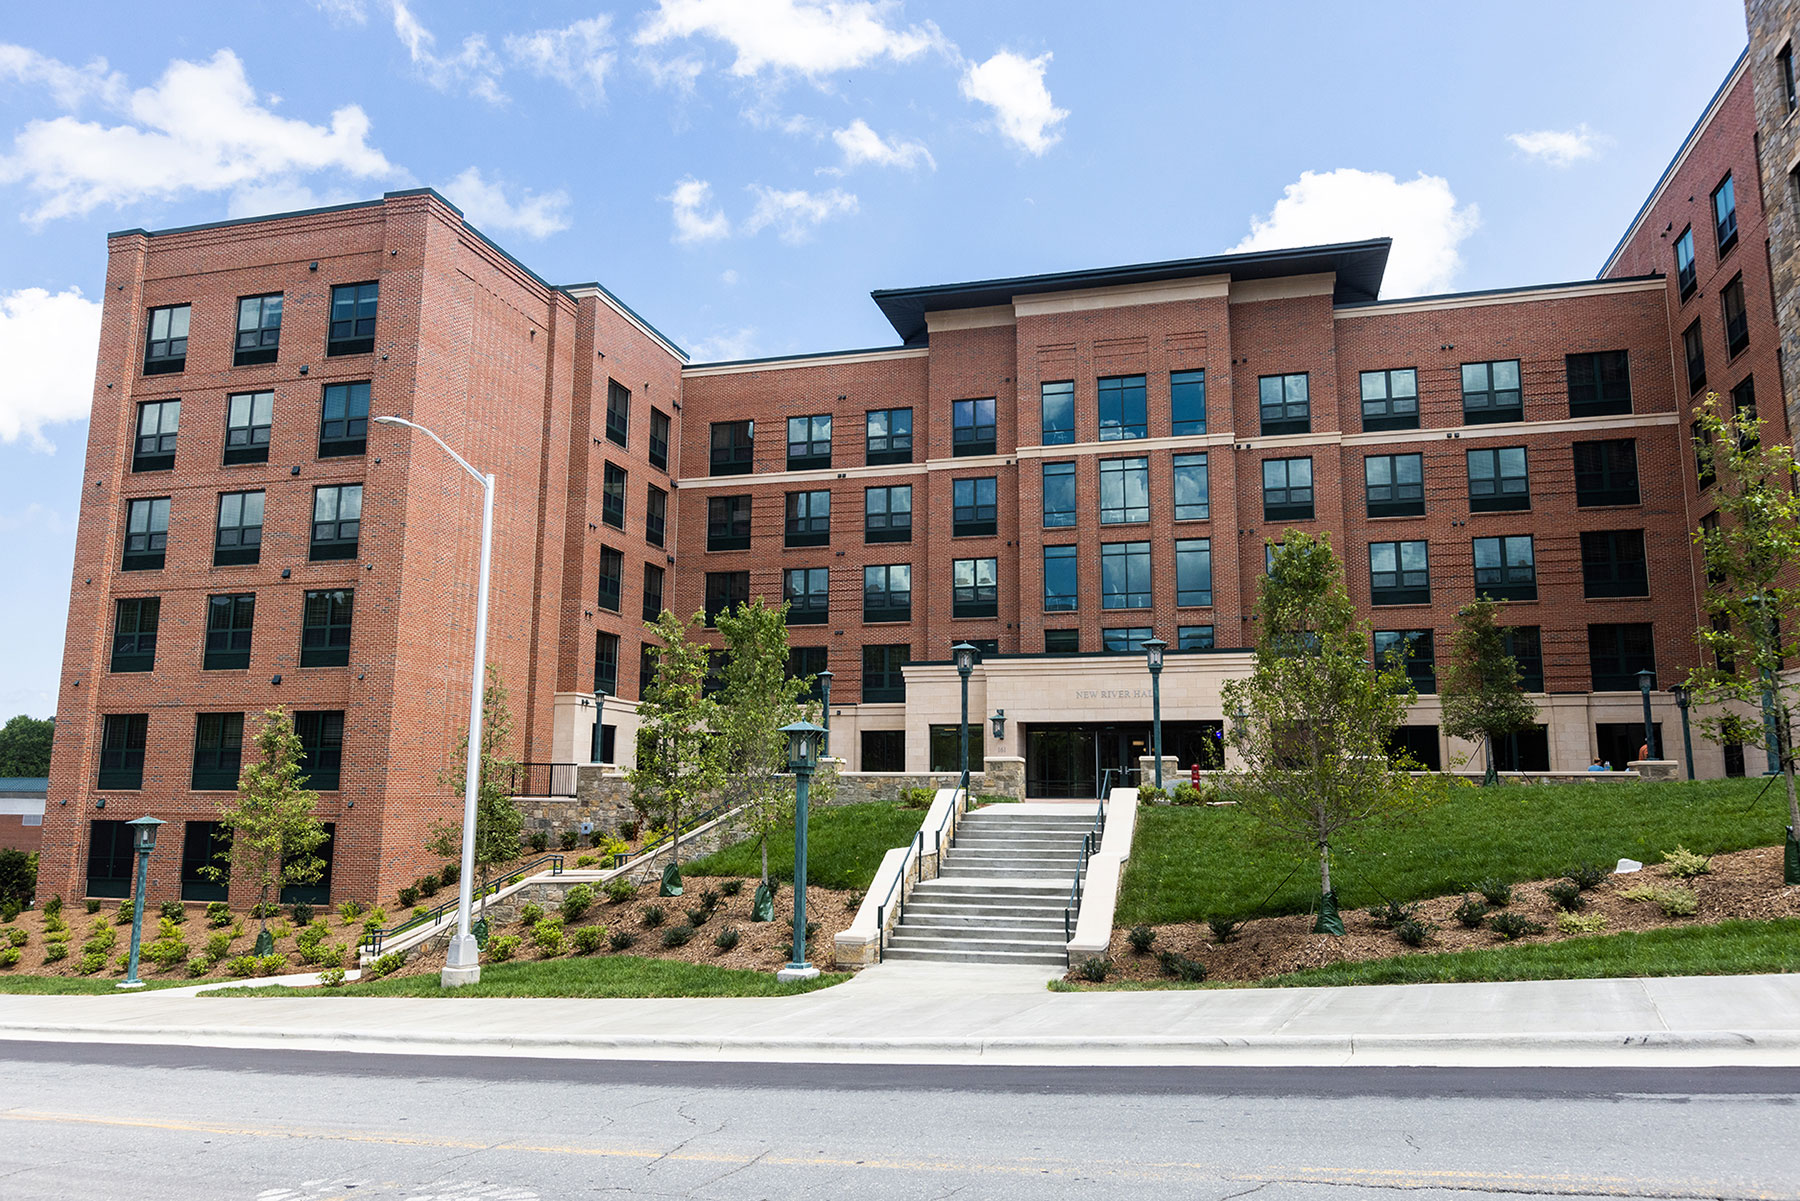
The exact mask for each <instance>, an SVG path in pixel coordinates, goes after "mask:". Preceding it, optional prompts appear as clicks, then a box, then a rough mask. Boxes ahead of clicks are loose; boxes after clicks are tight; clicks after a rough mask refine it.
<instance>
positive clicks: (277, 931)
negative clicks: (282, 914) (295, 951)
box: [269, 920, 294, 942]
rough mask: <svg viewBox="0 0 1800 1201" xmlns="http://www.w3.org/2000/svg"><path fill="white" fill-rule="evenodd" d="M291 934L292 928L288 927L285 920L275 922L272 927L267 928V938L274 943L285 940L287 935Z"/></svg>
mask: <svg viewBox="0 0 1800 1201" xmlns="http://www.w3.org/2000/svg"><path fill="white" fill-rule="evenodd" d="M293 932H294V928H293V927H292V926H290V925H288V924H287V922H286V921H285V920H284V921H279V922H276V923H275V924H274V925H273V926H270V927H269V937H270V938H272V939H274V940H275V941H276V942H280V941H281V940H282V939H284V938H286V937H287V936H288V935H290V934H292V933H293Z"/></svg>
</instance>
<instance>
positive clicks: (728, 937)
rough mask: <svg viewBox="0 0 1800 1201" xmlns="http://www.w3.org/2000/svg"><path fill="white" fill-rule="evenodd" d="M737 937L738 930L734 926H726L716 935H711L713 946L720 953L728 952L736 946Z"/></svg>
mask: <svg viewBox="0 0 1800 1201" xmlns="http://www.w3.org/2000/svg"><path fill="white" fill-rule="evenodd" d="M738 937H739V936H738V928H737V927H736V926H727V927H725V928H724V929H723V930H721V931H719V932H718V933H717V934H715V935H713V946H715V947H717V948H719V950H721V951H729V950H731V948H733V947H735V946H737V945H738Z"/></svg>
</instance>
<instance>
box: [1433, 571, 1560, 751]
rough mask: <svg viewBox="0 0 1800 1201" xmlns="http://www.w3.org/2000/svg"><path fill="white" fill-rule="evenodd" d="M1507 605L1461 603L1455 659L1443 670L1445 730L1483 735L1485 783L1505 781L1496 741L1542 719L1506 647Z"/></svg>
mask: <svg viewBox="0 0 1800 1201" xmlns="http://www.w3.org/2000/svg"><path fill="white" fill-rule="evenodd" d="M1502 611H1503V610H1502V603H1501V602H1499V601H1495V600H1491V599H1489V598H1488V597H1485V596H1481V597H1476V598H1475V600H1473V601H1471V602H1470V603H1468V604H1466V605H1464V606H1463V607H1462V608H1461V609H1458V610H1457V611H1456V630H1455V632H1454V633H1452V634H1451V635H1450V659H1449V661H1448V662H1447V663H1446V664H1445V665H1444V666H1443V669H1442V670H1440V671H1439V672H1438V699H1439V700H1440V701H1442V702H1443V706H1444V717H1443V725H1444V732H1445V733H1446V734H1449V735H1450V736H1451V737H1453V738H1465V739H1468V740H1470V741H1474V740H1476V739H1479V740H1480V741H1481V745H1482V749H1483V752H1484V754H1485V755H1486V758H1487V773H1486V774H1485V775H1484V776H1483V777H1482V780H1481V782H1482V783H1483V784H1497V783H1499V781H1500V775H1499V772H1498V771H1497V770H1496V769H1495V767H1494V743H1495V741H1496V740H1497V739H1501V738H1504V737H1506V736H1507V735H1508V734H1516V733H1518V732H1519V731H1521V730H1529V729H1531V728H1532V727H1533V726H1535V725H1537V703H1536V702H1535V701H1533V700H1532V699H1531V698H1530V697H1528V696H1526V695H1525V688H1524V686H1523V685H1522V684H1521V683H1520V679H1519V661H1518V660H1517V659H1515V658H1513V656H1512V652H1511V651H1509V650H1507V649H1506V630H1505V628H1504V627H1503V626H1502V625H1501V624H1500V614H1501V612H1502Z"/></svg>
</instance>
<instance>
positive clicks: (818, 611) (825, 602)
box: [781, 567, 831, 626]
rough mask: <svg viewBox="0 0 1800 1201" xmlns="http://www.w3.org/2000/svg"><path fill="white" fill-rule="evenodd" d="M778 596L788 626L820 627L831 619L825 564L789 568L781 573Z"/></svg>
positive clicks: (828, 577) (828, 578)
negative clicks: (785, 603)
mask: <svg viewBox="0 0 1800 1201" xmlns="http://www.w3.org/2000/svg"><path fill="white" fill-rule="evenodd" d="M781 596H782V599H783V600H785V601H787V605H788V614H787V623H788V624H789V625H791V626H822V625H824V624H825V623H826V621H828V620H829V619H830V613H831V597H830V572H829V570H828V569H826V568H824V567H790V568H788V569H787V570H786V571H783V572H782V573H781Z"/></svg>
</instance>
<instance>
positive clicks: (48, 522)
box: [0, 0, 1745, 720]
mask: <svg viewBox="0 0 1800 1201" xmlns="http://www.w3.org/2000/svg"><path fill="white" fill-rule="evenodd" d="M1744 37H1745V35H1744V14H1743V8H1742V5H1741V4H1740V3H1738V2H1736V0H1704V2H1695V0H1682V2H1669V3H1662V2H1647V0H1630V2H1626V3H1601V2H1597V0H1583V2H1582V3H1577V4H1570V3H1568V2H1567V0H1560V2H1558V3H1522V2H1518V0H1509V2H1508V3H1506V4H1496V5H1488V6H1485V7H1483V8H1479V9H1478V8H1476V7H1475V6H1470V5H1456V6H1446V5H1442V4H1398V3H1396V4H1386V5H1382V6H1379V7H1377V6H1375V5H1366V4H1358V5H1344V4H1325V3H1318V4H1287V5H1248V4H1216V5H1215V4H1199V3H1181V2H1174V3H1162V2H1157V3H1150V2H1146V3H1114V4H1109V5H1096V4H1093V3H1091V2H1084V3H1072V2H1063V0H1033V2H1029V3H1011V2H996V0H987V2H984V3H981V4H942V3H938V4H931V3H922V2H920V0H907V2H904V3H902V2H900V0H895V2H894V3H887V4H881V3H857V2H852V0H840V2H838V3H832V4H817V3H810V2H808V0H633V3H631V4H620V5H616V6H595V5H594V4H591V3H585V4H557V3H547V2H546V3H510V4H506V5H495V4H481V3H467V2H459V0H310V2H309V0H289V2H285V3H284V2H281V0H235V2H234V3H230V4H224V3H211V2H208V0H186V2H184V3H183V4H180V5H177V6H174V7H173V8H171V7H170V6H167V5H162V6H157V5H148V6H145V5H123V4H112V5H99V4H89V5H84V4H80V3H66V4H63V5H60V6H47V5H36V6H18V5H15V6H11V7H10V8H9V10H8V13H7V20H6V22H5V23H4V24H3V25H0V360H3V361H4V362H6V363H7V364H8V367H9V370H7V371H6V372H5V373H3V374H0V558H3V561H4V562H5V563H6V565H7V572H6V579H5V582H4V584H0V628H3V629H6V630H7V631H8V632H9V634H10V637H9V638H8V639H7V640H6V646H7V650H6V652H5V653H4V654H3V655H0V720H3V719H4V718H5V717H6V716H8V715H10V714H13V713H16V712H28V713H32V714H34V715H39V716H43V715H47V714H49V713H50V712H51V711H52V710H53V709H54V705H55V697H56V687H57V677H58V673H59V672H60V669H61V653H62V639H63V624H64V620H65V616H66V606H67V598H68V588H69V571H70V564H71V561H72V558H73V554H74V538H75V528H74V527H75V512H76V508H75V505H76V500H77V497H78V494H79V491H80V486H81V471H82V456H83V447H84V445H85V441H86V437H87V422H86V414H87V411H88V406H89V403H90V399H91V394H92V389H93V372H94V362H93V360H94V344H95V339H96V338H97V331H98V305H97V304H96V303H95V302H94V301H95V298H97V297H98V296H99V294H100V284H101V280H102V274H103V270H104V263H105V237H104V235H105V234H106V233H107V232H108V231H110V230H114V229H122V228H129V227H133V226H143V227H145V228H150V229H157V228H162V227H168V226H175V225H185V224H191V223H195V222H202V221H214V220H219V219H222V218H226V217H236V216H249V215H255V214H257V213H266V212H275V211H285V210H289V209H293V208H298V207H306V206H308V205H312V204H321V203H334V202H338V201H343V200H353V199H365V198H369V197H373V196H377V195H379V194H380V193H381V192H383V191H386V190H390V189H394V188H402V187H414V186H419V185H421V184H428V185H431V186H434V187H437V188H439V189H440V190H442V191H444V192H445V193H446V194H447V195H449V196H450V197H451V198H452V199H453V200H455V201H456V202H457V203H458V204H460V205H461V206H462V207H463V208H464V210H465V212H466V213H467V214H468V215H469V217H470V219H471V220H472V221H473V222H474V223H475V224H477V225H478V226H480V227H481V228H482V229H483V230H484V232H486V233H488V234H489V235H490V236H492V237H493V238H495V239H496V240H497V241H499V242H500V243H501V244H502V245H503V246H506V247H507V248H508V249H509V250H511V251H512V252H513V253H514V254H515V255H516V256H517V257H518V258H520V259H521V260H522V261H524V262H525V263H526V264H528V265H529V266H531V267H532V268H533V269H534V270H536V271H537V272H538V273H539V274H540V275H543V276H544V277H546V278H548V279H550V280H552V281H556V282H576V281H583V280H591V279H599V280H601V281H602V282H604V283H605V284H606V285H607V286H608V287H610V288H612V289H613V290H614V291H615V292H616V293H618V294H619V295H620V296H622V297H624V298H625V299H626V300H627V301H628V302H629V303H630V304H631V305H632V306H634V307H635V308H636V309H637V310H638V311H639V312H641V313H642V314H644V316H645V317H647V318H648V319H649V320H650V321H651V322H653V323H654V324H656V325H657V326H658V327H659V328H660V329H662V330H663V331H664V332H665V333H667V334H669V335H670V336H671V337H672V338H674V339H675V340H676V341H677V342H678V343H680V344H681V345H683V346H684V347H686V348H687V349H688V350H689V351H690V352H691V353H692V354H693V356H694V358H695V359H696V360H703V359H718V358H736V357H744V356H750V355H772V354H788V353H795V352H799V351H808V350H828V349H842V348H849V347H862V346H877V345H884V344H888V343H891V342H892V341H893V333H892V331H891V329H889V328H888V326H887V325H886V323H885V322H884V321H883V320H882V318H881V316H880V314H879V312H878V311H877V310H876V309H875V307H874V305H873V304H871V303H870V302H869V301H868V298H867V294H868V292H869V290H870V289H872V288H881V287H899V286H906V285H913V284H927V283H943V282H951V281H955V280H966V279H978V278H984V277H990V276H1001V275H1014V274H1026V273H1031V272H1038V271H1052V270H1063V269H1071V268H1079V267H1091V266H1102V265H1109V264H1114V263H1127V262H1137V261H1143V260H1149V259H1163V258H1179V257H1186V256H1191V255H1200V254H1209V253H1215V252H1218V251H1223V250H1229V249H1232V248H1234V247H1239V246H1244V247H1254V248H1262V247H1265V246H1276V245H1302V244H1309V243H1316V242H1321V241H1330V240H1336V239H1341V238H1355V237H1366V236H1375V235H1381V234H1386V235H1389V236H1392V237H1393V238H1394V239H1395V247H1394V252H1393V257H1392V260H1391V263H1390V270H1389V274H1388V281H1387V286H1386V288H1385V290H1384V295H1387V296H1397V295H1408V294H1418V293H1424V292H1436V291H1460V290H1464V289H1472V288H1486V287H1498V286H1503V285H1507V284H1516V283H1541V282H1549V281H1555V280H1564V279H1579V278H1585V277H1590V276H1592V275H1593V274H1594V273H1595V271H1597V270H1598V268H1599V266H1600V264H1601V262H1602V260H1603V259H1604V258H1605V256H1606V255H1607V253H1608V252H1609V251H1610V250H1611V249H1612V246H1613V244H1614V242H1615V241H1616V240H1617V239H1618V237H1619V235H1620V234H1621V233H1622V232H1623V231H1624V228H1625V225H1626V223H1627V222H1628V221H1629V220H1630V219H1631V217H1632V215H1633V214H1634V213H1635V211H1636V209H1637V207H1638V205H1639V204H1640V203H1641V202H1642V201H1643V199H1644V196H1645V194H1646V193H1647V192H1648V190H1649V188H1650V186H1651V185H1652V184H1653V183H1654V181H1655V179H1656V177H1657V175H1658V174H1659V173H1660V172H1661V170H1662V168H1663V166H1664V165H1665V164H1666V162H1667V161H1668V158H1669V157H1670V155H1671V154H1672V153H1673V152H1674V150H1675V148H1676V146H1677V145H1678V143H1679V141H1680V139H1681V137H1682V136H1683V135H1684V134H1685V133H1686V132H1687V130H1688V129H1689V127H1690V126H1691V125H1692V124H1693V122H1694V121H1695V119H1696V118H1697V117H1698V116H1699V114H1700V111H1701V109H1702V107H1703V106H1704V104H1705V103H1706V101H1707V99H1708V98H1709V97H1710V96H1711V95H1712V93H1713V91H1714V90H1715V89H1716V88H1717V87H1718V85H1719V83H1720V82H1721V80H1722V79H1723V78H1724V76H1725V73H1726V72H1727V71H1728V70H1729V69H1730V67H1731V64H1732V63H1733V62H1734V61H1735V59H1736V57H1737V55H1738V53H1739V52H1740V51H1741V49H1742V48H1743V43H1744Z"/></svg>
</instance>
